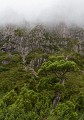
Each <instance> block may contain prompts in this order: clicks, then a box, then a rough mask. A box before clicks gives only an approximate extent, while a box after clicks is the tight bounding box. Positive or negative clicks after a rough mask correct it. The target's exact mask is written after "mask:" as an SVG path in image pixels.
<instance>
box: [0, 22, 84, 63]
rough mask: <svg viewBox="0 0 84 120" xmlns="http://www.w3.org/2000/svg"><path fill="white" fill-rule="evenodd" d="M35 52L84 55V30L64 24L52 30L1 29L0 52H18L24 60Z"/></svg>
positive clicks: (12, 27) (37, 28)
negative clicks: (72, 52)
mask: <svg viewBox="0 0 84 120" xmlns="http://www.w3.org/2000/svg"><path fill="white" fill-rule="evenodd" d="M35 50H40V51H42V52H44V53H56V52H59V51H60V52H61V51H62V50H66V51H67V50H69V51H74V52H77V53H79V54H81V55H84V29H83V28H80V27H77V26H69V27H68V26H67V25H65V24H63V23H61V24H59V25H56V26H54V27H52V28H49V27H46V26H43V25H37V26H35V27H33V28H32V29H30V28H24V27H17V26H12V25H9V26H5V27H2V28H1V29H0V51H3V52H10V53H11V52H18V53H20V55H21V56H22V58H23V62H24V63H25V62H26V61H25V58H26V56H27V55H28V54H30V53H31V52H33V51H35Z"/></svg>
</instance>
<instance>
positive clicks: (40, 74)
mask: <svg viewBox="0 0 84 120" xmlns="http://www.w3.org/2000/svg"><path fill="white" fill-rule="evenodd" d="M59 55H60V56H59ZM34 58H35V59H36V58H37V59H39V58H45V59H46V62H45V61H42V62H43V64H42V63H41V64H42V65H41V66H40V67H37V68H36V69H35V70H36V73H37V76H35V75H34V74H33V72H31V71H30V70H29V69H27V70H26V71H25V69H24V67H25V66H28V64H29V63H30V61H31V60H33V59H34ZM26 61H27V62H26V65H25V66H24V64H23V62H22V58H21V56H20V55H19V54H18V53H6V52H0V120H84V58H83V57H82V56H80V55H79V54H76V53H68V52H65V51H64V52H62V53H61V52H60V53H58V54H47V53H46V54H45V53H43V52H41V51H39V50H37V51H35V52H32V53H30V54H28V56H27V57H26ZM37 63H38V62H37ZM34 67H36V66H34Z"/></svg>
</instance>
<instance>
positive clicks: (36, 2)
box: [0, 0, 84, 25]
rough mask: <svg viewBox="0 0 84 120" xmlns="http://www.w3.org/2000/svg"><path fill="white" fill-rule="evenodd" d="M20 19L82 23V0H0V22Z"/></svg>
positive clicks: (83, 2) (83, 11) (83, 14)
mask: <svg viewBox="0 0 84 120" xmlns="http://www.w3.org/2000/svg"><path fill="white" fill-rule="evenodd" d="M22 20H27V21H42V22H46V23H47V22H51V23H52V22H53V23H55V22H58V21H66V22H71V23H77V24H83V25H84V0H0V24H3V23H10V22H20V21H22Z"/></svg>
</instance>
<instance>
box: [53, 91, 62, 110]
mask: <svg viewBox="0 0 84 120" xmlns="http://www.w3.org/2000/svg"><path fill="white" fill-rule="evenodd" d="M60 100H61V94H60V92H57V94H56V96H55V97H54V99H53V108H56V106H57V105H58V103H59V102H60Z"/></svg>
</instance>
